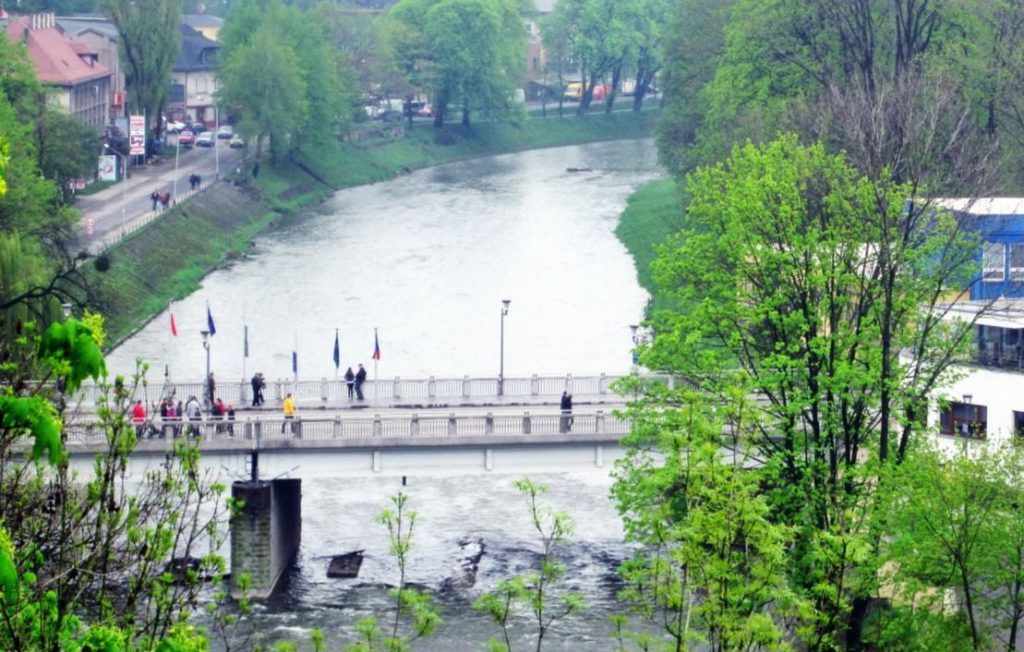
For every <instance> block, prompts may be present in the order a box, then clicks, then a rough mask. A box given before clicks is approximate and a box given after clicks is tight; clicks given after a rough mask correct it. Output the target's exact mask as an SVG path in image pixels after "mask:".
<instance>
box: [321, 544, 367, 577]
mask: <svg viewBox="0 0 1024 652" xmlns="http://www.w3.org/2000/svg"><path fill="white" fill-rule="evenodd" d="M362 565H363V551H362V550H355V551H353V552H347V553H345V554H344V555H335V556H334V557H331V563H330V564H329V565H328V566H327V577H356V576H358V575H359V568H360V567H361V566H362Z"/></svg>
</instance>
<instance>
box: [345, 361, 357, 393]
mask: <svg viewBox="0 0 1024 652" xmlns="http://www.w3.org/2000/svg"><path fill="white" fill-rule="evenodd" d="M345 385H347V386H348V400H350V401H351V400H352V399H353V398H354V397H355V395H356V375H355V374H354V373H352V367H349V368H348V371H346V372H345Z"/></svg>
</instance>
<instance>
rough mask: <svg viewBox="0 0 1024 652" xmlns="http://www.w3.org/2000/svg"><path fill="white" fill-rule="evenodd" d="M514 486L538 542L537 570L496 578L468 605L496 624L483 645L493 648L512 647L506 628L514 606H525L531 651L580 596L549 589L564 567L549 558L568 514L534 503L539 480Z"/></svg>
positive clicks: (566, 527)
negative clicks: (497, 630) (497, 634)
mask: <svg viewBox="0 0 1024 652" xmlns="http://www.w3.org/2000/svg"><path fill="white" fill-rule="evenodd" d="M516 489H518V490H519V492H520V493H521V494H523V496H524V497H525V498H526V505H527V509H528V510H529V514H530V522H531V524H532V525H533V529H534V530H535V531H536V533H537V537H538V539H539V540H540V545H541V553H540V558H539V560H538V563H537V569H536V570H535V571H533V572H532V573H529V574H527V575H524V576H522V577H513V578H511V579H507V580H502V581H501V582H500V583H499V584H498V587H497V589H496V590H494V591H491V592H488V593H484V594H482V595H481V596H480V597H479V598H478V599H477V601H476V603H475V604H474V605H473V608H474V609H476V610H477V611H481V612H483V613H486V614H487V615H489V616H490V617H491V619H492V620H494V622H495V623H496V624H497V625H498V626H499V627H501V633H502V638H501V639H500V640H499V639H498V638H492V639H491V640H490V641H489V642H488V648H489V649H490V650H493V651H494V652H510V651H511V649H512V642H511V634H510V628H511V624H512V622H511V621H512V618H513V616H514V614H515V611H516V610H518V609H521V610H525V611H526V612H527V613H529V614H530V615H531V617H532V619H533V622H534V627H535V629H536V633H537V634H536V649H537V650H540V649H542V647H543V644H544V637H545V636H546V635H547V634H548V632H549V631H550V629H551V627H552V626H553V625H554V624H555V623H556V622H558V621H559V620H562V619H564V618H566V617H568V616H572V615H575V614H578V613H580V612H582V611H583V610H585V609H586V606H587V605H586V602H585V601H584V600H583V596H581V595H580V594H578V593H575V592H572V591H561V592H560V593H557V594H556V593H555V590H556V587H557V586H558V585H559V584H560V583H561V580H562V579H563V578H564V577H565V575H566V572H567V569H566V567H565V564H562V563H561V562H559V561H558V560H557V558H556V557H555V553H556V549H557V548H558V547H560V546H562V545H563V544H564V543H565V541H566V539H567V538H568V537H569V536H571V535H572V532H573V529H574V525H573V522H572V519H571V518H570V517H569V515H568V514H566V513H564V512H559V511H556V510H554V509H552V508H551V507H549V506H546V505H542V504H541V503H540V502H538V500H539V498H540V497H541V496H542V495H543V494H544V493H545V492H546V491H547V487H546V486H545V485H543V484H539V483H536V482H533V481H532V480H530V479H529V478H524V479H522V480H517V481H516Z"/></svg>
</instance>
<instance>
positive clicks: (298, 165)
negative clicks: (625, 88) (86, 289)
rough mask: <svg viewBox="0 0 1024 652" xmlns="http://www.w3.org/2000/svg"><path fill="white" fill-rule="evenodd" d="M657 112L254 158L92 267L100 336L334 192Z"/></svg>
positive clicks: (627, 126)
mask: <svg viewBox="0 0 1024 652" xmlns="http://www.w3.org/2000/svg"><path fill="white" fill-rule="evenodd" d="M657 113H658V112H657V111H653V110H652V111H644V112H642V113H633V112H621V113H613V114H609V115H590V116H588V117H587V118H585V119H582V120H581V119H578V118H576V117H569V116H567V117H564V118H557V117H554V116H551V117H548V118H546V119H539V118H534V119H529V120H526V121H524V122H523V123H521V124H518V125H513V124H506V123H496V122H495V123H481V124H479V125H474V126H473V127H471V128H469V129H463V128H461V127H459V126H454V125H453V126H450V127H447V128H445V129H442V130H436V129H434V128H433V127H431V126H429V125H416V126H415V127H414V128H412V129H408V130H406V132H405V134H404V136H402V137H400V138H397V139H390V140H388V139H382V138H381V139H375V140H367V141H366V142H362V143H358V144H353V143H328V144H326V145H325V146H324V147H323V148H318V149H317V150H316V151H312V152H301V153H299V154H298V155H296V156H295V157H294V160H292V161H289V162H287V163H285V164H282V165H271V164H270V163H269V162H268V161H262V162H261V163H260V170H259V175H258V176H257V177H256V178H255V179H253V178H252V177H251V176H249V177H248V181H247V183H246V184H245V185H243V186H233V185H230V184H219V185H218V186H215V187H214V188H212V189H210V190H208V191H206V192H204V193H202V194H200V195H198V196H197V197H196V198H194V199H192V200H190V201H189V202H186V203H185V204H182V205H181V206H178V207H176V208H174V209H172V210H171V211H170V213H169V214H167V215H166V216H164V217H162V218H161V219H159V220H156V221H154V222H153V223H152V224H150V225H148V226H146V227H145V228H143V229H141V230H140V231H138V232H137V233H136V234H134V235H132V236H131V237H129V238H128V239H127V240H126V241H124V242H123V243H121V244H119V245H117V246H115V247H113V248H112V249H110V250H109V251H108V252H107V256H108V258H109V260H110V269H109V270H108V271H107V272H105V273H98V272H90V275H91V276H92V279H91V280H92V283H93V285H94V286H95V287H96V288H97V293H98V299H99V303H100V309H101V312H102V313H103V314H104V316H105V317H106V320H107V331H108V335H109V337H108V340H107V341H108V343H109V344H110V346H114V345H116V344H117V343H118V342H120V341H122V340H123V339H124V338H126V337H127V336H129V335H130V334H131V333H133V332H135V331H136V330H137V329H138V328H140V327H141V326H143V325H144V324H145V323H146V322H147V321H149V320H150V319H152V318H153V316H155V315H156V314H158V313H159V312H160V311H161V310H163V309H164V308H166V307H167V304H168V303H169V302H170V301H173V300H176V299H180V298H183V297H185V296H187V295H188V294H190V293H192V292H194V291H195V290H196V289H197V288H198V287H199V283H200V281H201V280H202V278H203V277H204V276H205V275H206V274H207V273H209V272H210V271H211V270H213V269H215V268H216V267H217V266H218V265H223V264H225V263H226V262H230V261H231V260H232V259H234V258H237V257H238V256H240V255H242V254H243V253H244V252H245V250H246V249H247V248H248V246H249V243H250V241H251V240H252V238H253V237H254V236H256V235H257V234H259V233H261V232H262V231H264V230H266V229H268V228H270V227H272V226H273V225H274V224H275V223H277V222H279V221H281V220H288V219H292V217H291V216H292V215H294V213H296V212H297V211H299V210H300V209H301V208H303V207H305V206H308V205H310V204H313V203H316V202H318V201H321V200H322V199H324V198H326V197H327V196H329V195H330V194H331V193H332V192H334V191H335V190H338V189H342V188H348V187H352V186H357V185H361V184H366V183H372V182H376V181H383V180H385V179H390V178H393V177H396V176H398V175H400V174H404V173H407V172H409V171H412V170H415V169H419V168H424V167H429V166H432V165H437V164H440V163H446V162H451V161H457V160H463V159H468V158H473V157H478V156H490V155H495V154H502V153H507V152H516V151H522V150H527V149H538V148H543V147H556V146H560V145H572V144H579V143H588V142H597V141H602V140H615V139H627V138H643V137H647V136H650V134H651V132H652V128H653V125H654V120H655V118H656V117H657Z"/></svg>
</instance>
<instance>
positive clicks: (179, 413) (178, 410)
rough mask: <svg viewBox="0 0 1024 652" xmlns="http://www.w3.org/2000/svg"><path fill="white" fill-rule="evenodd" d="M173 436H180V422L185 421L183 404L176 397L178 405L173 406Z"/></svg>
mask: <svg viewBox="0 0 1024 652" xmlns="http://www.w3.org/2000/svg"><path fill="white" fill-rule="evenodd" d="M174 418H175V421H176V423H175V425H174V436H175V437H181V429H182V422H183V421H185V405H184V404H183V403H182V402H181V399H178V405H177V407H175V408H174Z"/></svg>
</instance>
